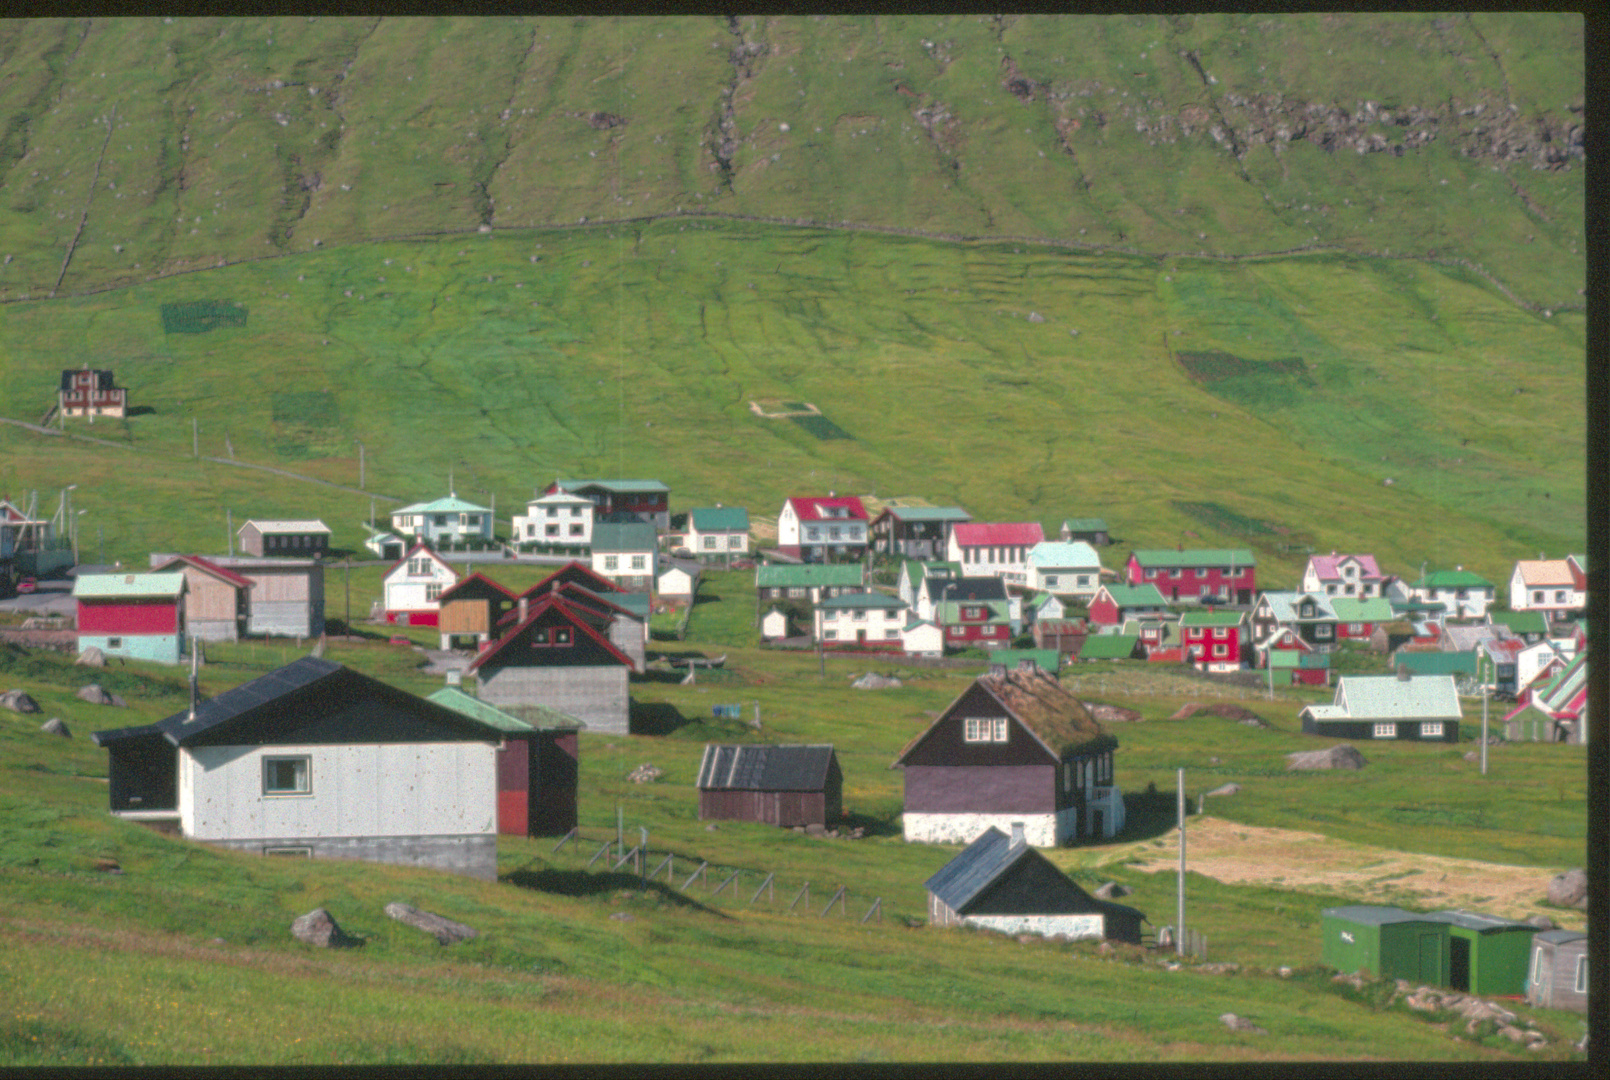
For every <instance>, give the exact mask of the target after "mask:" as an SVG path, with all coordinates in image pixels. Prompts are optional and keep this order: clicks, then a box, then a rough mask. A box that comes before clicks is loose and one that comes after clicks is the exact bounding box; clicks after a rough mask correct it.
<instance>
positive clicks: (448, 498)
mask: <svg viewBox="0 0 1610 1080" xmlns="http://www.w3.org/2000/svg"><path fill="white" fill-rule="evenodd" d="M491 512H492V511H491V509H490V508H488V507H485V506H477V505H476V504H475V503H472V502H465V501H464V500H463V499H461V498H459V497H458V496H457V495H444V496H443V497H442V498H440V499H433V500H432V501H430V502H418V503H411V504H410V505H408V506H404V507H401V508H400V509H397V510H393V511H392V512H391V516H392V517H396V516H397V515H398V514H490V513H491Z"/></svg>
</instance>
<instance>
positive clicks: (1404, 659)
mask: <svg viewBox="0 0 1610 1080" xmlns="http://www.w3.org/2000/svg"><path fill="white" fill-rule="evenodd" d="M1392 663H1393V666H1396V665H1398V664H1402V665H1403V666H1404V667H1406V668H1408V669H1409V673H1410V674H1411V675H1474V674H1476V654H1475V653H1474V652H1472V651H1466V652H1409V651H1405V650H1403V649H1399V650H1398V651H1397V652H1396V653H1395V654H1393V657H1392Z"/></svg>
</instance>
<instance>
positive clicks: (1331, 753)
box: [1286, 743, 1369, 770]
mask: <svg viewBox="0 0 1610 1080" xmlns="http://www.w3.org/2000/svg"><path fill="white" fill-rule="evenodd" d="M1368 764H1369V762H1367V761H1365V760H1364V755H1363V754H1361V753H1359V752H1358V751H1357V750H1355V749H1353V748H1352V747H1351V746H1348V745H1347V744H1346V743H1342V744H1341V745H1339V746H1332V747H1330V748H1329V749H1328V750H1298V751H1297V752H1296V753H1292V754H1287V755H1286V768H1287V770H1295V769H1362V768H1363V767H1364V766H1366V765H1368Z"/></svg>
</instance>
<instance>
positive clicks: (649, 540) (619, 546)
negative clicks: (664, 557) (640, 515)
mask: <svg viewBox="0 0 1610 1080" xmlns="http://www.w3.org/2000/svg"><path fill="white" fill-rule="evenodd" d="M655 544H656V541H655V533H654V526H652V525H650V524H648V523H647V522H644V521H601V522H599V523H598V524H597V525H594V526H593V550H594V551H653V550H654V548H655Z"/></svg>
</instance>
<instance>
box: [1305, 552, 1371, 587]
mask: <svg viewBox="0 0 1610 1080" xmlns="http://www.w3.org/2000/svg"><path fill="white" fill-rule="evenodd" d="M1349 559H1351V560H1353V561H1354V562H1357V563H1358V568H1359V577H1358V580H1360V581H1370V580H1373V579H1377V578H1380V577H1382V576H1383V575H1382V574H1381V568H1380V567H1379V566H1377V565H1376V564H1375V556H1374V555H1349V554H1346V553H1343V554H1340V555H1338V554H1337V553H1336V552H1334V551H1333V552H1331V553H1330V554H1329V555H1310V556H1308V566H1309V568H1310V569H1312V570H1313V571H1314V576H1315V577H1317V578H1319V580H1320V581H1344V580H1346V579H1345V578H1343V577H1342V563H1344V562H1347V561H1348V560H1349Z"/></svg>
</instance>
